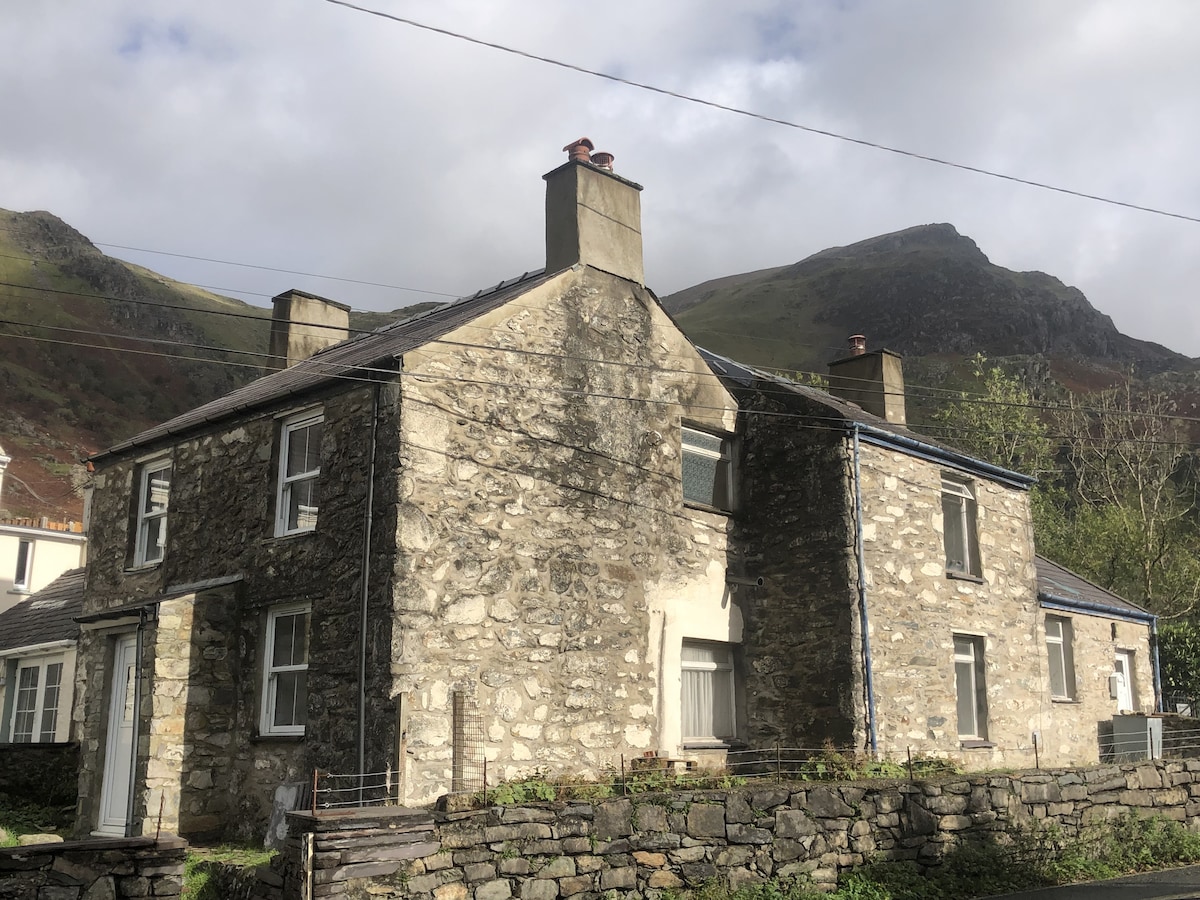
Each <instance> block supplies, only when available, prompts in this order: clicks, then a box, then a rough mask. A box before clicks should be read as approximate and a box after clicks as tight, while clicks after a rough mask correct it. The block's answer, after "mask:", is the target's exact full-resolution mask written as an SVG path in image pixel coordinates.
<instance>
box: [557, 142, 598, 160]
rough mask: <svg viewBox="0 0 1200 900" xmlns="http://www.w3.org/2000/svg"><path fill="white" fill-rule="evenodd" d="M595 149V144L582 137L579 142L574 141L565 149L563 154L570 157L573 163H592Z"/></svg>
mask: <svg viewBox="0 0 1200 900" xmlns="http://www.w3.org/2000/svg"><path fill="white" fill-rule="evenodd" d="M595 149H596V145H595V144H593V143H592V142H591V141H590V140H589V139H588V138H585V137H581V138H580V139H579V140H577V141H572V142H571V143H569V144H567V146H565V147H563V152H564V153H567V154H569V155H570V157H571V161H572V162H591V161H592V151H593V150H595Z"/></svg>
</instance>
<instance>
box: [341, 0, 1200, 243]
mask: <svg viewBox="0 0 1200 900" xmlns="http://www.w3.org/2000/svg"><path fill="white" fill-rule="evenodd" d="M325 2H327V3H332V4H333V5H335V6H344V7H345V8H346V9H351V10H354V11H355V12H360V13H365V14H366V15H369V16H378V17H379V18H381V19H389V20H390V21H393V22H397V23H399V24H401V25H410V26H412V27H413V28H420V29H422V30H423V31H431V32H433V33H435V34H440V35H444V36H445V37H450V38H454V39H455V40H460V41H466V42H467V43H470V44H476V45H478V46H480V47H488V48H490V49H492V50H499V51H500V52H502V53H510V54H512V55H513V56H520V57H522V58H524V59H529V60H533V61H534V62H540V63H545V64H546V65H550V66H558V67H559V68H560V69H568V70H570V71H572V72H578V73H579V74H581V75H590V76H591V77H593V78H603V79H605V80H606V81H612V82H615V83H617V84H623V85H625V86H627V87H632V88H637V89H638V90H642V91H650V92H651V93H655V94H661V95H662V96H664V97H672V98H674V99H676V100H683V101H686V102H688V103H696V104H699V105H700V106H707V107H709V108H710V109H719V110H721V111H722V112H728V113H733V114H735V115H739V116H746V117H748V118H751V119H758V120H759V121H762V122H770V123H771V124H773V125H782V126H784V127H785V128H795V129H797V130H798V131H804V132H808V133H809V134H816V135H820V136H821V137H827V138H833V139H834V140H838V141H844V142H846V143H848V144H857V145H858V146H860V147H868V148H870V149H872V150H882V151H884V152H886V153H894V154H896V155H897V156H904V157H907V158H909V159H918V160H921V161H923V162H928V163H933V164H935V165H939V166H947V167H949V168H952V169H959V170H961V171H963V172H972V173H974V174H976V175H984V176H986V177H988V178H997V179H1000V180H1002V181H1008V182H1011V183H1014V184H1023V185H1025V186H1026V187H1033V188H1038V189H1040V190H1044V191H1054V192H1055V193H1058V194H1066V195H1068V196H1071V197H1079V198H1081V199H1084V200H1095V201H1097V202H1099V203H1107V204H1109V205H1111V206H1120V207H1124V208H1125V209H1132V210H1136V211H1138V212H1145V213H1151V214H1153V215H1156V216H1166V217H1168V218H1171V219H1182V220H1183V221H1185V222H1196V223H1200V216H1189V215H1186V214H1184V213H1177V212H1171V211H1170V210H1165V209H1158V208H1156V207H1153V206H1143V205H1141V204H1139V203H1130V202H1127V201H1125V200H1115V199H1113V198H1112V197H1104V196H1102V195H1100V194H1090V193H1087V192H1086V191H1077V190H1073V189H1071V188H1065V187H1060V186H1058V185H1053V184H1049V183H1048V182H1044V181H1034V180H1033V179H1030V178H1022V177H1020V176H1018V175H1009V174H1007V173H1004V172H997V171H994V170H992V169H985V168H982V167H981V166H972V165H968V164H967V163H960V162H955V161H954V160H950V159H943V158H941V157H938V156H929V155H927V154H924V153H917V152H916V151H915V150H905V149H903V148H901V147H893V146H891V145H889V144H882V143H879V142H878V141H871V140H867V139H866V138H857V137H852V136H850V135H846V134H840V133H838V132H836V131H829V130H828V129H825V128H816V127H814V126H812V125H803V124H801V123H799V122H793V121H791V120H789V119H780V118H777V117H775V116H768V115H765V114H763V113H758V112H754V111H753V110H749V109H742V108H741V107H738V106H729V105H727V104H725V103H718V102H716V101H715V100H705V99H704V98H702V97H694V96H692V95H690V94H684V93H681V92H679V91H672V90H670V89H669V88H663V87H658V86H657V85H653V84H647V83H645V82H641V81H633V80H632V79H629V78H622V77H621V76H620V75H613V74H612V73H610V72H601V71H599V70H598V69H589V68H586V67H584V66H580V65H576V64H575V63H569V62H564V61H563V60H561V59H554V58H553V57H550V56H541V55H539V54H537V53H530V52H529V51H527V50H518V49H517V48H515V47H509V46H507V45H505V44H498V43H496V42H494V41H485V40H483V39H482V38H477V37H471V36H470V35H467V34H463V33H462V32H458V31H451V30H450V29H448V28H438V27H437V26H435V25H429V24H426V23H424V22H418V21H417V20H415V19H409V18H406V17H404V16H397V15H395V14H394V13H388V12H383V11H382V10H378V9H370V8H368V7H365V6H359V5H357V4H355V3H349V2H347V0H325Z"/></svg>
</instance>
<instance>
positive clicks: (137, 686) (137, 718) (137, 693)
mask: <svg viewBox="0 0 1200 900" xmlns="http://www.w3.org/2000/svg"><path fill="white" fill-rule="evenodd" d="M145 631H146V607H144V606H143V607H142V608H141V609H139V610H138V624H137V643H136V646H135V649H134V651H133V653H134V660H133V722H132V726H133V735H132V737H131V741H132V748H131V752H130V754H129V797H128V798H127V799H126V801H125V837H133V813H134V798H135V797H137V766H138V743H139V742H140V741H141V736H142V727H141V726H142V648H143V647H144V646H145V637H144V635H145ZM176 827H178V825H176Z"/></svg>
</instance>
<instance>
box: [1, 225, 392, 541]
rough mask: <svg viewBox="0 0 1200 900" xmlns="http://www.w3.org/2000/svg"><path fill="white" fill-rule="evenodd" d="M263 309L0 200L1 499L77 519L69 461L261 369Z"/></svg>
mask: <svg viewBox="0 0 1200 900" xmlns="http://www.w3.org/2000/svg"><path fill="white" fill-rule="evenodd" d="M285 287H286V285H283V286H281V290H282V289H284V288H285ZM231 313H232V314H233V315H229V314H231ZM411 314H412V313H411V312H410V311H409V310H404V311H399V310H397V311H395V312H392V313H354V314H352V317H351V327H352V328H357V329H372V328H377V327H379V326H380V325H383V324H386V323H388V322H391V321H394V320H395V319H396V318H398V317H403V316H404V315H411ZM270 315H271V313H270V310H269V309H264V308H260V307H256V306H250V305H249V304H246V303H243V302H242V301H240V300H235V299H231V298H229V297H223V296H220V295H218V294H214V293H211V292H209V291H205V290H202V289H200V288H197V287H193V286H191V285H187V284H181V283H179V282H176V281H172V280H171V279H169V278H165V277H163V276H162V275H159V274H157V273H155V272H152V271H150V270H149V269H146V268H143V267H141V266H137V265H134V264H132V263H127V262H123V261H121V260H117V259H113V258H111V257H109V256H106V255H105V254H104V253H102V252H101V251H100V250H98V249H97V248H96V247H95V246H94V245H93V244H92V243H91V242H90V241H89V240H88V239H87V238H86V237H84V236H83V235H82V234H80V233H79V232H78V231H76V230H75V229H74V228H72V227H71V226H70V225H68V224H66V223H65V222H63V221H62V220H61V219H59V218H57V217H56V216H54V215H52V214H50V213H48V212H29V213H15V212H9V211H7V210H0V397H3V401H4V415H3V416H0V446H2V447H4V449H5V451H6V452H7V453H8V455H9V456H11V457H12V458H13V462H12V464H11V465H10V467H9V473H10V475H11V476H12V477H11V478H6V480H5V486H4V497H3V498H2V502H0V509H3V510H6V511H7V513H8V514H11V515H38V516H51V517H59V518H69V517H74V518H78V517H79V515H80V514H81V512H82V503H81V500H80V498H79V497H78V496H77V495H76V494H75V493H74V492H73V491H72V489H71V479H70V473H71V467H72V466H73V465H77V464H78V462H79V460H80V459H82V458H83V457H85V456H87V455H88V454H89V453H92V452H94V451H96V450H99V449H102V448H103V447H105V446H109V445H111V444H114V443H117V442H118V441H120V440H122V439H124V438H126V437H129V436H130V435H132V434H134V433H136V432H138V431H140V430H142V429H144V428H146V427H148V426H150V425H153V424H155V423H158V422H162V421H164V420H166V419H169V418H171V417H172V416H175V415H178V414H179V413H181V412H183V411H185V410H187V409H191V408H192V407H195V406H198V405H200V404H201V403H205V402H207V401H209V400H211V399H213V398H215V397H218V396H220V395H222V394H225V393H227V392H229V391H231V390H233V389H234V388H236V387H239V386H240V385H242V384H245V383H246V382H248V381H250V380H251V379H253V378H256V377H258V376H259V375H261V374H263V373H264V372H265V371H266V368H265V366H266V358H265V353H266V350H267V344H268V340H269V333H270V325H269V320H270ZM210 348H219V349H210Z"/></svg>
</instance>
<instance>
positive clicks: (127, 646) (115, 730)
mask: <svg viewBox="0 0 1200 900" xmlns="http://www.w3.org/2000/svg"><path fill="white" fill-rule="evenodd" d="M140 638H141V635H140V633H138V632H132V631H131V632H128V633H126V634H120V635H117V636H116V637H115V638H114V640H113V647H112V673H111V677H110V678H109V684H108V687H109V693H108V704H107V706H108V708H107V712H106V715H105V721H106V726H105V737H104V767H103V769H102V771H101V775H100V778H101V781H100V807H99V809H98V810H97V812H96V831H97V833H100V834H107V835H121V836H128V834H129V827H130V824H131V822H132V806H133V793H134V782H135V771H136V762H137V743H138V730H139V729H138V708H139V706H140V700H141V697H140V693H141V691H140V690H139V688H140V685H139V683H138V682H139V676H140V674H141V665H140V659H139V653H140V650H141V640H140ZM127 711H128V712H129V718H130V721H129V723H128V725H127V726H124V720H125V717H126V712H127ZM122 727H128V729H129V748H128V750H124V749H123V748H122V746H121V739H120V732H121V729H122ZM118 766H123V767H124V768H125V771H124V773H123V774H122V773H119V772H118V769H117V767H118ZM122 780H123V781H124V782H125V791H124V796H123V797H120V798H118V797H116V796H113V791H114V789H115V783H118V782H120V781H122ZM114 803H121V804H122V807H123V809H122V813H121V815H120V816H117V815H115V814H114V815H111V816H109V815H107V813H108V810H109V807H110V806H111V805H112V804H114Z"/></svg>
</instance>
